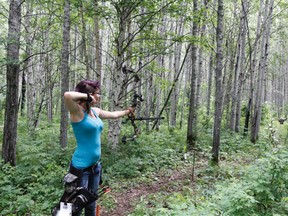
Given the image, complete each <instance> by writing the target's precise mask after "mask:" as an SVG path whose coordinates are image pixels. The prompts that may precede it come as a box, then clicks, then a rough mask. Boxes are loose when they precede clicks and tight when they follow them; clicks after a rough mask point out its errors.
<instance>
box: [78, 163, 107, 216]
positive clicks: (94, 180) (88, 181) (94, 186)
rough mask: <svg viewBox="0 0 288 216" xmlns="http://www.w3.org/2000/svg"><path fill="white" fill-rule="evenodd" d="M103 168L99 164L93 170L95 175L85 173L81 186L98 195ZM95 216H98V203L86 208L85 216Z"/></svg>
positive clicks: (88, 172) (89, 172)
mask: <svg viewBox="0 0 288 216" xmlns="http://www.w3.org/2000/svg"><path fill="white" fill-rule="evenodd" d="M101 168H102V166H101V163H98V165H97V166H95V167H94V170H93V171H94V173H93V172H92V170H90V171H85V172H83V175H82V178H81V180H80V185H79V186H80V187H85V188H88V189H89V190H92V191H93V192H94V193H97V191H98V187H99V182H100V174H101ZM81 213H82V211H80V212H78V213H76V214H73V216H80V215H81ZM95 215H96V201H95V202H93V203H91V204H90V205H88V206H86V207H85V216H95Z"/></svg>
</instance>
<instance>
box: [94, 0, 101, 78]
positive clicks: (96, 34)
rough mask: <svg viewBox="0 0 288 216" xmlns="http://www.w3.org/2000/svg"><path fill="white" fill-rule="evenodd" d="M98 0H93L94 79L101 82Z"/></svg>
mask: <svg viewBox="0 0 288 216" xmlns="http://www.w3.org/2000/svg"><path fill="white" fill-rule="evenodd" d="M98 2H99V0H94V12H95V15H94V38H95V59H96V79H97V80H99V81H100V82H101V80H102V77H101V75H102V52H101V41H100V29H99V18H98V13H96V12H97V11H99V9H98V7H99V4H98Z"/></svg>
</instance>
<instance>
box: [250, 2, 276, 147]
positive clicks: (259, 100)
mask: <svg viewBox="0 0 288 216" xmlns="http://www.w3.org/2000/svg"><path fill="white" fill-rule="evenodd" d="M273 4H274V0H271V2H269V0H266V3H265V12H264V20H266V21H265V22H264V23H263V29H264V30H263V37H262V41H261V46H260V49H261V51H260V54H261V59H260V62H259V68H258V80H257V91H256V97H255V108H254V113H253V118H252V127H251V142H253V143H256V141H257V140H258V134H259V130H260V121H261V116H262V104H263V97H264V95H263V94H264V80H265V77H264V76H265V70H266V63H267V56H268V48H269V37H270V26H271V20H272V12H273ZM269 7H270V10H269V11H268V8H269Z"/></svg>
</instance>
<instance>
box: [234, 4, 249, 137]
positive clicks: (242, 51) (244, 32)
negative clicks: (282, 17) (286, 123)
mask: <svg viewBox="0 0 288 216" xmlns="http://www.w3.org/2000/svg"><path fill="white" fill-rule="evenodd" d="M247 8H248V3H247V0H243V1H242V16H241V25H242V27H241V39H240V40H241V48H240V63H239V70H240V71H239V78H238V80H239V83H238V85H239V86H238V92H237V103H236V114H235V115H236V116H235V117H236V118H235V131H236V132H239V131H240V118H241V107H242V103H241V102H242V88H243V84H244V81H245V80H244V79H245V73H244V72H245V71H244V70H245V68H244V65H245V63H246V35H247V25H246V16H247Z"/></svg>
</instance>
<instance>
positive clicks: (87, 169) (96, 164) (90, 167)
mask: <svg viewBox="0 0 288 216" xmlns="http://www.w3.org/2000/svg"><path fill="white" fill-rule="evenodd" d="M99 163H100V161H98V162H97V163H95V164H93V165H92V166H89V167H87V168H84V169H83V172H86V171H92V172H93V173H94V168H95V167H97V166H98V164H99Z"/></svg>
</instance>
